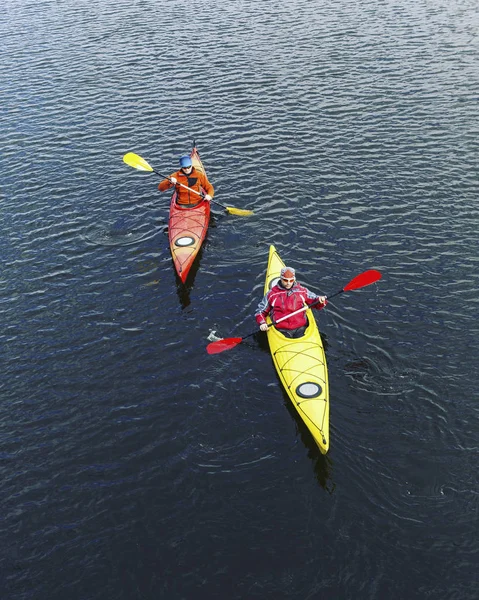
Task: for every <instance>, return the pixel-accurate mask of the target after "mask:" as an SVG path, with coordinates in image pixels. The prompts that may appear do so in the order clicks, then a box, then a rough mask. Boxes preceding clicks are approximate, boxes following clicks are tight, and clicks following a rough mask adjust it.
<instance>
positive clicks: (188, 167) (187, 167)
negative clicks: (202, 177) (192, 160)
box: [181, 165, 193, 169]
mask: <svg viewBox="0 0 479 600" xmlns="http://www.w3.org/2000/svg"><path fill="white" fill-rule="evenodd" d="M181 168H182V169H192V168H193V165H188V166H186V167H181Z"/></svg>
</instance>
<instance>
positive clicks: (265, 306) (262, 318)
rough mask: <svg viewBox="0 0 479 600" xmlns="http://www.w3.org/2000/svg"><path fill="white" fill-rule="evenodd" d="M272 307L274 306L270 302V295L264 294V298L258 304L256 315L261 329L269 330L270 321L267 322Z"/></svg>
mask: <svg viewBox="0 0 479 600" xmlns="http://www.w3.org/2000/svg"><path fill="white" fill-rule="evenodd" d="M271 308H272V306H271V305H270V303H269V302H268V295H267V294H266V296H264V298H263V299H262V300H261V302H260V303H259V304H258V308H257V310H256V313H255V315H254V316H255V319H256V322H257V323H258V325H259V328H260V329H261V331H268V323H266V317H267V316H268V315H269V313H270V311H271Z"/></svg>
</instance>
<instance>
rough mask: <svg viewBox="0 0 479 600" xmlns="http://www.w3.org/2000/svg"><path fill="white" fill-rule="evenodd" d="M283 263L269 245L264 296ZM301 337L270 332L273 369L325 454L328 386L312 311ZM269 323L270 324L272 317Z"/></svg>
mask: <svg viewBox="0 0 479 600" xmlns="http://www.w3.org/2000/svg"><path fill="white" fill-rule="evenodd" d="M284 266H285V265H284V263H283V261H282V260H281V258H280V257H279V255H278V253H277V252H276V249H275V247H274V246H270V249H269V259H268V269H267V272H266V282H265V286H264V293H265V294H266V293H267V292H268V291H269V290H270V289H271V288H272V286H273V285H274V284H275V283H276V282H277V281H278V279H279V276H280V273H281V268H282V267H284ZM306 316H307V317H308V323H309V325H308V328H307V329H306V332H305V334H304V336H303V337H301V338H296V339H294V338H287V337H285V336H284V335H283V334H282V333H280V332H279V331H278V330H277V329H276V328H275V327H270V328H269V329H268V332H267V336H268V342H269V349H270V351H271V356H272V358H273V362H274V366H275V367H276V371H277V372H278V375H279V378H280V379H281V383H282V384H283V386H284V388H285V390H286V392H287V393H288V396H289V397H290V398H291V401H292V403H293V404H294V406H295V408H296V410H297V411H298V413H299V416H300V417H301V418H302V419H303V421H304V422H305V424H306V426H307V427H308V429H309V431H310V432H311V434H312V436H313V438H314V440H315V442H316V443H317V445H318V446H319V449H320V451H321V453H322V454H326V452H327V451H328V449H329V385H328V368H327V366H326V356H325V354H324V348H323V342H322V340H321V335H320V334H319V331H318V326H317V325H316V321H315V319H314V317H313V314H312V311H311V309H308V310H307V311H306ZM266 320H267V323H268V324H270V323H271V319H270V318H269V316H268V317H267V319H266Z"/></svg>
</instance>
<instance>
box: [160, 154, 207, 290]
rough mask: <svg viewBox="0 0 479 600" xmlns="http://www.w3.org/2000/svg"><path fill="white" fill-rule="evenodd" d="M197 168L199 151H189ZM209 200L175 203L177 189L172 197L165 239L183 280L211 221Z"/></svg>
mask: <svg viewBox="0 0 479 600" xmlns="http://www.w3.org/2000/svg"><path fill="white" fill-rule="evenodd" d="M190 156H191V160H192V162H193V166H194V167H195V169H196V170H198V171H202V172H203V173H204V172H205V169H204V167H203V163H202V162H201V159H200V155H199V154H198V150H197V149H196V148H193V150H192V151H191V153H190ZM210 212H211V207H210V203H209V202H208V201H206V200H200V202H199V203H198V204H196V205H195V206H192V207H185V206H182V205H179V204H176V192H175V193H174V194H173V196H172V198H171V204H170V218H169V223H168V238H169V241H170V250H171V256H172V258H173V264H174V265H175V269H176V272H177V273H178V276H179V277H180V279H181V281H182V282H183V283H184V282H185V281H186V278H187V277H188V273H189V272H190V269H191V267H192V265H193V262H194V260H195V258H196V255H197V254H198V252H199V250H200V248H201V244H202V243H203V240H204V239H205V236H206V232H207V231H208V225H209V222H210Z"/></svg>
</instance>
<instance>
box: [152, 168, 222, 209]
mask: <svg viewBox="0 0 479 600" xmlns="http://www.w3.org/2000/svg"><path fill="white" fill-rule="evenodd" d="M170 177H175V178H176V180H177V181H178V183H182V184H183V185H186V186H187V187H189V188H191V189H193V190H196V191H197V192H200V193H201V192H202V193H204V194H209V195H210V196H211V197H213V195H214V193H215V190H214V188H213V186H212V185H211V183H210V182H209V180H208V177H206V175H205V174H204V173H203V172H202V171H198V170H196V169H195V168H194V167H193V168H192V169H191V173H190V174H189V175H185V174H184V173H183V171H176V173H172V174H171V175H170ZM171 187H173V184H172V183H171V182H170V181H169V180H168V179H163V181H160V183H159V184H158V189H159V190H160V192H165V191H166V190H168V189H169V188H171ZM176 191H177V193H178V195H177V197H176V201H177V202H178V204H198V202H200V201H201V198H200V196H198V194H195V193H194V192H191V191H190V190H186V189H185V188H184V187H181V186H180V185H177V186H176Z"/></svg>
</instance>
